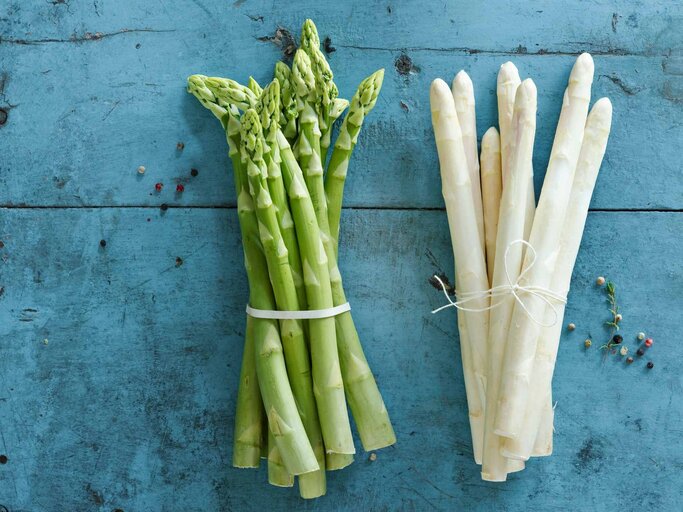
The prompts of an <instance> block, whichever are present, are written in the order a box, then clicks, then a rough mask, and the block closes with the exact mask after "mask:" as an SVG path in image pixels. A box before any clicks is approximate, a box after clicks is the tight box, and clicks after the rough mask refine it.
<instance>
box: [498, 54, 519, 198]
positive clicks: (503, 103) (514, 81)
mask: <svg viewBox="0 0 683 512" xmlns="http://www.w3.org/2000/svg"><path fill="white" fill-rule="evenodd" d="M520 83H522V81H521V80H520V78H519V71H517V67H516V66H515V65H514V64H513V63H512V62H506V63H505V64H503V65H502V66H500V70H498V81H497V87H496V89H497V93H498V128H499V130H500V160H501V168H502V173H503V187H505V182H506V181H507V175H508V169H509V167H510V149H511V147H510V139H511V138H512V137H511V134H512V113H513V111H514V107H515V93H516V92H517V87H519V84H520Z"/></svg>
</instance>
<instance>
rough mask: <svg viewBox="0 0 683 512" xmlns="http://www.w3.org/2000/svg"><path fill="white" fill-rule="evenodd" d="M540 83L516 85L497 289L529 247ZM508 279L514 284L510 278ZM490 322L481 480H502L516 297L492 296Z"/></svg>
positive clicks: (516, 274) (500, 225)
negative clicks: (501, 398)
mask: <svg viewBox="0 0 683 512" xmlns="http://www.w3.org/2000/svg"><path fill="white" fill-rule="evenodd" d="M536 96H537V93H536V86H535V85H534V82H533V81H532V80H531V79H527V80H524V82H522V84H521V85H520V86H519V87H518V88H517V91H516V94H515V102H514V109H513V110H514V114H513V118H512V123H511V127H510V128H511V130H510V138H511V139H513V140H514V143H513V144H512V150H511V152H510V153H508V155H509V157H510V165H509V167H508V174H507V181H506V182H505V187H504V188H503V196H502V199H501V203H500V217H499V221H498V232H497V238H496V248H497V249H496V253H495V264H494V271H493V289H494V290H495V289H496V288H498V287H501V286H505V285H508V284H510V282H511V283H515V282H516V281H517V278H518V277H519V274H520V271H521V266H522V257H523V249H524V245H523V244H521V243H515V242H517V241H519V240H521V239H523V236H524V220H525V213H526V210H525V205H526V196H527V193H528V186H527V185H528V183H529V172H530V170H531V158H532V156H533V149H534V137H535V134H536ZM508 280H509V281H510V282H508ZM491 301H492V302H491V305H492V306H494V307H493V309H492V310H491V314H490V320H489V336H488V355H489V360H488V363H489V366H488V373H487V389H486V419H485V434H484V462H483V466H482V472H481V475H482V479H484V480H488V481H492V482H502V481H505V480H506V478H507V473H508V460H507V459H506V458H505V457H503V456H502V455H501V454H500V448H501V446H502V439H501V438H500V437H499V436H497V435H496V434H494V431H493V426H494V419H495V413H496V405H497V403H498V391H499V389H498V387H499V385H500V373H501V368H502V366H503V356H504V354H505V338H506V334H507V332H508V328H509V326H510V318H511V317H512V311H513V308H514V306H515V297H514V296H513V295H512V294H510V293H506V294H503V295H501V296H493V297H492V299H491Z"/></svg>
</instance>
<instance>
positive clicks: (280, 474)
mask: <svg viewBox="0 0 683 512" xmlns="http://www.w3.org/2000/svg"><path fill="white" fill-rule="evenodd" d="M306 474H307V475H310V474H312V473H306ZM302 476H304V475H301V476H300V477H299V478H301V477H302ZM268 483H269V484H270V485H274V486H276V487H293V486H294V477H293V476H292V475H291V474H290V473H289V471H287V468H286V467H285V464H284V461H283V460H282V454H281V453H280V449H279V448H278V447H277V443H276V442H275V436H274V435H273V434H272V433H271V432H270V431H268Z"/></svg>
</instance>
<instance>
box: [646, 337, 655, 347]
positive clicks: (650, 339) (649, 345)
mask: <svg viewBox="0 0 683 512" xmlns="http://www.w3.org/2000/svg"><path fill="white" fill-rule="evenodd" d="M653 343H654V341H653V340H652V338H648V339H646V340H645V346H646V347H647V348H650V347H651V346H652V344H653Z"/></svg>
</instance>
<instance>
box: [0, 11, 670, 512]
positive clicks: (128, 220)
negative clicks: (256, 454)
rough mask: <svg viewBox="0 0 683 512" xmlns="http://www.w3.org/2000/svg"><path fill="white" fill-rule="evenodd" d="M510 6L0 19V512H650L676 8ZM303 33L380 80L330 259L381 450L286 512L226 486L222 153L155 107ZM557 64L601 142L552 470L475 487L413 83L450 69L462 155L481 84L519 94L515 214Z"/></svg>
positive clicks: (666, 396)
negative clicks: (611, 345) (585, 81)
mask: <svg viewBox="0 0 683 512" xmlns="http://www.w3.org/2000/svg"><path fill="white" fill-rule="evenodd" d="M512 3H513V2H507V1H504V0H496V1H489V2H464V1H461V2H399V1H392V0H383V1H381V2H379V1H373V0H365V1H362V2H361V1H353V2H333V1H327V0H326V1H320V0H318V1H305V2H297V3H296V6H292V7H287V8H285V7H284V6H283V5H280V3H278V2H267V1H257V0H237V1H234V2H232V1H225V0H221V1H219V0H150V1H146V2H136V1H133V0H118V1H114V0H87V1H85V0H51V1H46V0H2V3H1V5H0V108H1V110H0V150H1V151H0V240H2V244H1V245H2V248H1V249H0V455H2V456H0V504H2V505H3V506H4V507H5V508H6V509H7V510H9V511H11V512H19V511H25V512H28V511H30V512H43V511H46V512H47V511H113V510H124V511H126V512H132V511H136V512H137V511H181V510H182V511H219V510H239V511H242V510H266V509H269V510H292V509H304V510H313V509H317V510H373V511H374V510H378V511H379V510H419V511H422V510H432V509H434V510H506V511H517V510H563V511H564V510H594V511H600V510H610V511H611V510H622V511H628V510H634V511H635V510H662V511H672V510H680V507H681V500H682V499H683V491H682V489H683V477H682V476H681V475H682V474H683V473H682V470H683V444H682V441H681V439H682V436H683V427H682V426H681V425H682V424H683V423H682V421H683V417H682V416H683V400H682V398H681V396H682V395H683V386H682V379H681V373H682V372H681V365H682V364H683V348H682V344H681V340H680V332H679V331H678V329H679V327H680V324H681V321H680V315H681V309H682V308H681V306H682V305H683V302H682V301H681V296H682V294H683V268H682V263H681V251H682V250H683V242H682V241H681V234H682V226H683V224H682V220H683V182H682V179H681V163H680V162H681V160H680V158H681V157H680V155H681V149H682V144H681V143H682V141H683V125H682V124H681V119H682V118H683V9H681V7H679V6H676V5H675V4H676V2H669V1H667V0H652V1H648V2H638V3H634V2H628V1H625V0H614V1H586V2H570V3H569V5H562V4H564V3H560V2H553V1H549V0H548V1H539V2H534V3H533V7H532V6H531V5H530V3H529V5H525V4H527V3H524V4H523V3H522V2H519V3H518V5H517V6H516V7H515V6H511V5H510V4H512ZM522 5H525V6H524V7H523V6H522ZM306 17H311V18H313V19H314V20H315V21H316V23H317V25H318V27H319V29H320V31H321V35H322V36H323V37H329V38H330V41H329V45H328V50H329V51H330V52H331V51H332V49H334V52H331V53H329V54H328V57H329V60H330V62H331V64H332V67H333V69H334V71H335V80H336V82H337V84H338V85H339V88H340V90H341V93H342V95H343V96H346V97H350V95H351V94H352V93H353V90H354V87H355V85H356V84H357V83H358V82H359V80H360V79H361V78H362V77H364V76H365V75H367V74H369V73H370V72H372V71H374V70H375V69H377V68H379V67H384V68H386V71H387V73H386V78H385V85H384V89H383V91H382V95H381V98H380V101H379V102H378V106H377V107H376V109H375V111H373V113H372V115H371V117H370V118H369V119H368V123H367V125H366V128H364V132H363V134H362V136H361V140H360V143H359V146H358V149H357V150H356V154H355V155H354V160H353V162H352V167H351V170H350V175H349V181H348V188H347V190H348V193H347V194H346V197H345V205H346V209H345V211H344V215H343V226H342V229H343V241H342V244H341V254H340V258H341V267H342V271H343V273H344V276H345V283H346V284H347V292H348V295H349V297H350V299H351V302H352V303H353V307H354V311H355V318H356V320H357V325H358V328H359V331H360V333H361V337H362V339H363V343H364V347H365V349H366V353H367V356H368V359H369V360H370V363H371V366H372V367H373V369H374V371H375V373H376V376H377V380H378V382H379V385H380V388H381V389H382V391H383V393H384V397H385V401H386V404H387V407H388V408H389V411H390V413H391V415H392V419H393V421H394V425H395V428H396V432H397V435H398V443H397V445H396V446H395V447H394V448H390V449H385V450H382V451H380V452H378V453H377V459H376V460H374V461H370V460H369V458H368V455H367V454H364V453H362V452H359V454H358V456H357V460H356V463H355V464H354V465H353V466H351V467H350V468H348V469H346V470H344V471H339V472H335V473H332V474H330V476H329V491H328V495H327V496H326V497H325V498H322V499H319V500H316V501H315V502H303V501H301V500H299V498H298V497H297V493H296V491H294V490H282V489H276V488H273V487H270V486H268V485H267V484H266V474H265V471H264V470H263V469H262V470H260V471H246V470H237V469H233V468H231V466H230V459H231V443H232V426H233V411H234V408H235V395H236V387H237V380H238V372H239V364H240V358H241V345H242V340H243V336H244V313H243V308H244V303H245V300H246V295H247V288H246V279H245V276H244V271H243V268H242V253H241V249H240V241H239V233H238V231H239V230H238V226H237V217H236V214H235V198H234V193H233V188H232V186H231V181H232V178H231V174H230V172H229V164H228V159H227V156H226V144H225V139H224V136H223V135H222V134H221V131H220V129H219V127H218V124H217V123H216V122H215V120H214V119H213V118H211V116H210V114H209V113H208V112H206V111H205V110H204V109H203V108H202V107H201V106H200V105H199V104H198V103H197V102H196V100H194V99H193V98H192V97H190V96H189V95H187V94H186V93H185V89H184V83H185V78H186V76H187V75H189V74H191V73H195V72H201V73H205V74H209V75H211V74H216V75H223V76H230V77H233V78H235V79H238V80H245V79H246V78H247V77H248V74H249V73H251V74H253V75H254V76H255V77H256V78H257V79H258V80H259V81H262V82H265V81H267V80H268V79H269V77H270V76H271V70H272V67H273V64H274V63H275V61H276V60H277V59H279V58H281V57H282V55H283V51H285V52H286V51H287V50H288V48H287V47H288V41H287V37H286V35H287V33H288V32H287V31H291V32H292V33H295V34H296V33H297V32H298V28H299V27H300V25H301V23H302V21H303V20H304V19H305V18H306ZM279 27H280V30H279V31H278V28H279ZM282 29H284V30H282ZM581 51H590V52H591V53H592V54H593V55H594V58H595V64H596V75H595V84H594V97H595V98H597V97H599V96H604V95H607V96H609V97H610V98H611V100H612V102H613V104H614V126H613V130H612V136H611V138H610V142H609V146H608V150H607V154H606V157H605V162H604V164H603V168H602V173H601V176H600V178H599V180H598V186H597V191H596V193H595V196H594V199H593V203H592V211H591V213H590V215H589V218H588V223H587V227H586V233H585V236H584V241H583V245H582V250H581V253H580V256H579V259H578V263H577V266H576V269H575V272H574V278H573V281H572V291H571V294H570V298H569V306H568V308H567V321H572V322H574V323H575V324H576V325H577V328H576V330H575V331H574V332H572V333H565V335H564V336H563V340H562V344H561V347H560V353H559V362H558V365H557V371H556V375H555V381H554V396H555V399H556V400H557V408H556V424H555V427H556V435H555V453H554V454H553V456H552V457H550V458H545V459H535V460H532V461H531V462H530V463H529V464H528V468H527V470H526V471H524V472H523V473H519V474H515V475H512V476H511V478H510V480H509V481H508V482H507V483H504V484H491V483H486V482H482V481H481V480H480V478H479V470H478V467H477V466H475V464H474V463H473V461H472V454H471V448H470V441H469V430H468V422H467V414H466V403H465V393H464V389H463V379H462V370H461V366H460V361H459V345H458V343H459V342H458V338H457V331H456V326H455V315H454V314H453V313H452V312H451V311H448V312H444V313H442V314H440V315H437V316H433V315H431V314H430V310H431V309H433V308H434V307H436V306H438V305H440V304H441V302H442V297H441V296H440V295H439V294H438V293H436V292H435V291H434V290H433V289H431V288H430V287H429V286H428V285H427V284H426V279H427V277H428V276H429V275H430V273H432V272H433V271H434V270H436V269H438V268H442V269H444V270H445V271H446V272H451V269H452V255H451V253H450V241H449V235H448V230H447V224H446V216H445V212H444V211H443V201H442V198H441V193H440V181H439V170H438V166H437V158H436V151H435V148H434V143H433V137H432V134H431V125H430V119H429V107H428V86H429V83H430V82H431V80H432V79H433V78H435V77H443V78H445V79H448V80H450V78H451V77H452V76H453V75H454V74H455V73H456V72H457V71H458V70H459V69H461V68H464V69H466V70H467V71H468V73H469V74H470V75H471V77H472V79H473V80H474V82H475V88H476V95H477V107H478V108H477V116H478V119H477V121H478V129H479V135H480V136H481V134H482V133H483V132H484V131H485V129H486V128H487V127H488V126H490V125H491V124H493V123H494V122H495V115H496V108H495V92H494V91H495V79H496V72H497V69H498V67H499V66H500V64H502V63H503V62H505V61H506V60H513V61H514V62H515V63H516V65H517V66H518V68H519V69H520V73H521V75H522V77H527V76H530V77H533V79H534V80H535V82H536V84H537V85H538V89H539V118H538V135H537V145H536V151H535V169H536V175H537V178H536V179H537V182H536V192H537V194H538V192H539V191H540V185H541V180H542V176H543V170H544V169H545V163H546V162H547V158H548V154H549V152H550V145H551V142H552V137H553V131H554V127H555V124H556V121H557V116H558V113H559V109H560V104H561V97H562V91H563V88H564V86H565V84H566V79H567V76H568V73H569V70H570V68H571V66H572V62H573V60H574V58H575V56H576V55H577V54H578V53H579V52H581ZM178 142H182V143H184V149H183V150H179V149H177V147H176V144H177V143H178ZM140 165H143V166H145V167H146V173H145V174H144V175H141V174H138V173H137V172H136V169H137V167H138V166H140ZM192 168H195V169H197V170H198V175H197V176H195V177H192V176H191V175H190V169H192ZM156 182H163V183H164V184H165V187H164V189H163V191H162V192H161V193H155V192H154V184H155V183H156ZM177 183H182V184H184V186H185V192H184V193H182V194H175V193H174V190H175V187H176V184H177ZM162 203H165V204H167V205H168V206H169V208H168V209H167V210H165V211H162V210H161V209H160V205H161V204H162ZM100 240H105V241H106V247H101V245H100ZM177 258H180V259H177ZM181 263H182V264H181ZM598 275H605V276H607V277H609V278H611V279H613V280H614V281H615V282H616V284H617V286H618V296H619V300H620V302H621V305H622V310H623V314H624V320H623V333H624V337H625V340H626V343H627V344H628V345H629V346H630V347H631V350H635V347H636V344H635V335H636V333H637V332H638V331H641V330H642V331H646V332H647V333H648V334H649V335H652V336H653V337H654V338H655V345H654V347H653V348H652V349H651V350H650V351H649V352H648V354H647V356H646V359H652V361H653V362H654V363H655V368H654V369H653V370H650V371H648V370H646V369H645V364H644V363H645V361H644V360H638V361H637V362H636V363H634V364H633V365H631V366H627V365H625V364H624V363H623V360H622V359H621V358H619V357H614V356H610V357H609V358H607V359H606V360H605V359H604V358H603V357H602V356H601V355H600V350H599V348H598V345H600V344H601V342H602V340H603V339H604V338H605V336H606V335H607V333H606V331H605V330H604V328H603V327H602V323H603V322H604V320H605V319H606V318H605V317H606V313H607V309H606V304H605V303H604V296H603V295H602V294H601V292H600V291H599V290H598V289H596V287H595V286H594V284H593V283H594V280H595V278H596V276H598ZM588 335H591V336H592V337H593V338H594V340H595V343H594V346H593V348H591V349H590V350H585V349H584V348H583V340H584V339H585V338H586V337H587V336H588ZM358 449H359V450H360V446H358ZM0 510H5V509H3V508H2V507H0Z"/></svg>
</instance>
